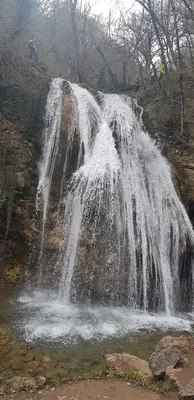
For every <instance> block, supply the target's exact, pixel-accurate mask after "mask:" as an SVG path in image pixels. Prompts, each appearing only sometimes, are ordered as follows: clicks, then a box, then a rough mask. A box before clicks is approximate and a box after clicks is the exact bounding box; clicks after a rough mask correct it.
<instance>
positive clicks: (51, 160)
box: [36, 78, 63, 279]
mask: <svg viewBox="0 0 194 400" xmlns="http://www.w3.org/2000/svg"><path fill="white" fill-rule="evenodd" d="M62 88H63V79H60V78H57V79H53V80H52V82H51V86H50V91H49V95H48V99H47V105H46V115H45V129H44V131H43V152H42V160H41V162H40V165H39V183H38V188H37V196H36V210H37V211H39V209H40V208H41V209H42V229H41V248H40V256H39V264H40V265H41V262H42V254H43V248H44V235H45V226H46V221H47V212H48V205H49V196H50V189H51V183H52V176H53V171H54V166H55V161H56V156H57V152H58V146H59V139H60V128H61V116H62V105H63V90H62ZM41 275H42V268H41V267H40V279H41Z"/></svg>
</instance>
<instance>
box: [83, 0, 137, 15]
mask: <svg viewBox="0 0 194 400" xmlns="http://www.w3.org/2000/svg"><path fill="white" fill-rule="evenodd" d="M90 3H91V5H92V12H93V13H94V14H103V15H104V16H105V17H108V15H109V10H110V9H111V10H112V11H116V10H117V9H119V8H120V9H122V8H126V9H128V10H129V9H131V11H135V10H137V9H138V8H139V7H140V6H139V5H138V4H137V2H136V1H135V0H90Z"/></svg>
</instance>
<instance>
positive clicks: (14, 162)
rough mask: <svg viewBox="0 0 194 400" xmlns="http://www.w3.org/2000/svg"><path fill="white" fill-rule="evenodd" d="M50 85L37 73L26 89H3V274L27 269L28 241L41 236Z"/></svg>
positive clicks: (0, 236)
mask: <svg viewBox="0 0 194 400" xmlns="http://www.w3.org/2000/svg"><path fill="white" fill-rule="evenodd" d="M36 79H37V80H36ZM48 82H49V79H48V78H47V77H44V76H43V75H41V74H38V73H37V76H36V77H35V76H33V80H32V81H29V82H28V83H27V84H26V86H23V87H22V83H21V86H20V85H19V84H17V85H15V84H14V83H12V84H11V83H9V85H7V86H6V84H5V83H4V84H1V85H0V270H4V269H5V268H6V267H7V265H8V264H12V263H19V264H22V265H24V264H25V263H26V257H27V253H28V246H27V245H26V241H28V239H29V238H32V237H33V238H34V237H35V236H36V234H37V232H36V231H35V229H34V224H33V214H34V204H35V195H36V186H37V178H38V176H37V160H38V158H39V148H40V145H39V143H40V141H41V132H42V127H43V117H44V107H45V103H46V97H47V92H48ZM17 248H18V251H17ZM3 249H6V251H4V250H3ZM3 275H4V274H3ZM5 280H6V279H5ZM2 283H3V280H1V283H0V284H2Z"/></svg>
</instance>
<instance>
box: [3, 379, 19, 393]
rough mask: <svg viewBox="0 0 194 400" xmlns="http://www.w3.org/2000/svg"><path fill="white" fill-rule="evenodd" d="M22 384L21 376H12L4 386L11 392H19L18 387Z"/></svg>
mask: <svg viewBox="0 0 194 400" xmlns="http://www.w3.org/2000/svg"><path fill="white" fill-rule="evenodd" d="M21 382H22V377H21V376H14V377H13V378H11V379H8V380H7V382H6V384H7V385H8V387H9V388H11V389H12V390H16V391H19V390H20V385H21Z"/></svg>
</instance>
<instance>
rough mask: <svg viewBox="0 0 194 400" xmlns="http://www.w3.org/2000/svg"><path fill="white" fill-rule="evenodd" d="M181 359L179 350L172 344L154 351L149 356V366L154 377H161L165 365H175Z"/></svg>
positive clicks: (164, 371)
mask: <svg viewBox="0 0 194 400" xmlns="http://www.w3.org/2000/svg"><path fill="white" fill-rule="evenodd" d="M180 359H181V351H180V350H179V349H177V348H176V347H174V346H170V347H167V348H164V349H163V350H161V351H155V352H154V353H153V354H152V355H151V357H150V368H151V370H152V373H153V375H154V377H155V378H157V379H159V378H163V377H164V376H165V373H166V368H167V367H176V365H177V364H178V363H179V361H180Z"/></svg>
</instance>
